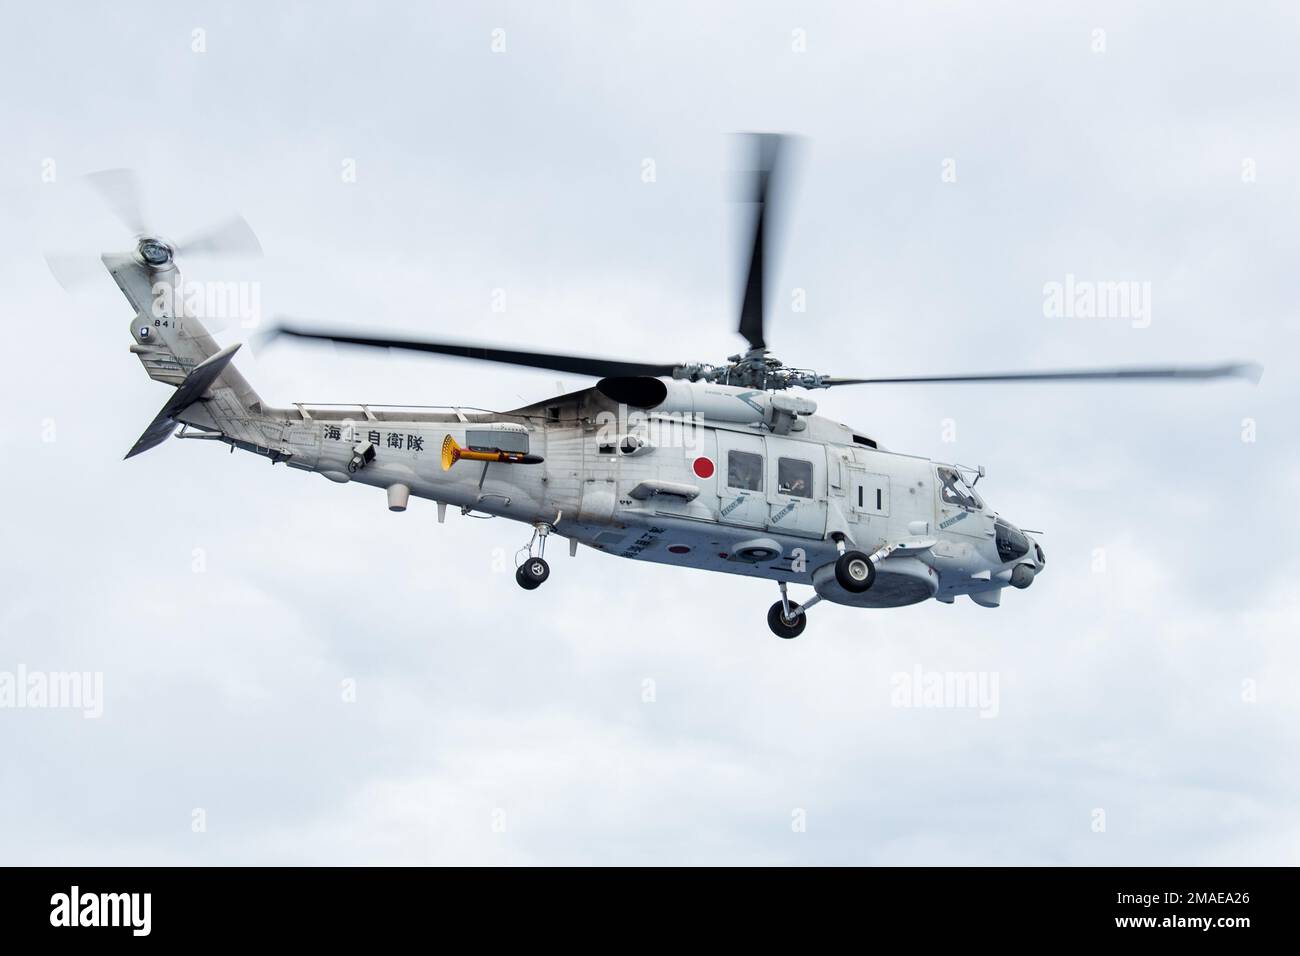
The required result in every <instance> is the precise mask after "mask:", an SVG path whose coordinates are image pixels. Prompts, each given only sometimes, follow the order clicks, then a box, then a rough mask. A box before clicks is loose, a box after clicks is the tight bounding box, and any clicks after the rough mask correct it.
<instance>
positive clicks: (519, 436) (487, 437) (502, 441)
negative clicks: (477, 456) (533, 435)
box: [465, 428, 528, 455]
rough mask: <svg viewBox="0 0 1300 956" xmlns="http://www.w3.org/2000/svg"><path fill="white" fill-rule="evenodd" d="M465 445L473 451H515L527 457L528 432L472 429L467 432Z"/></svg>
mask: <svg viewBox="0 0 1300 956" xmlns="http://www.w3.org/2000/svg"><path fill="white" fill-rule="evenodd" d="M465 444H466V445H467V446H468V447H469V448H470V449H472V450H473V451H513V452H518V453H519V454H521V455H526V454H528V432H516V431H506V430H505V429H495V428H470V429H467V430H466V431H465Z"/></svg>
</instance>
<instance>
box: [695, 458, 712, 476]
mask: <svg viewBox="0 0 1300 956" xmlns="http://www.w3.org/2000/svg"><path fill="white" fill-rule="evenodd" d="M692 467H694V469H695V474H696V475H697V476H698V477H700V478H712V477H713V462H712V460H710V459H708V458H705V457H704V456H703V455H701V456H700V457H699V458H696V459H695V464H694V465H693V466H692Z"/></svg>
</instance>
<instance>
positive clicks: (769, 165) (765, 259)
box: [736, 133, 791, 349]
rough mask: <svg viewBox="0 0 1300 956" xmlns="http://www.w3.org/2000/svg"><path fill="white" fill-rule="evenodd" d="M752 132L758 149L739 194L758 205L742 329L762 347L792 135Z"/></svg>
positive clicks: (753, 345)
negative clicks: (779, 193) (779, 197)
mask: <svg viewBox="0 0 1300 956" xmlns="http://www.w3.org/2000/svg"><path fill="white" fill-rule="evenodd" d="M748 136H749V138H750V139H751V141H752V148H753V150H754V158H753V168H752V169H751V170H748V171H746V172H743V173H741V174H740V194H739V195H738V196H737V197H736V198H737V199H738V201H740V202H743V203H750V204H754V205H755V206H756V207H757V208H756V209H755V211H754V234H753V237H752V241H751V244H750V254H749V270H748V272H746V274H745V285H744V298H743V300H742V301H741V304H740V325H739V328H738V331H739V332H740V334H741V335H743V336H744V337H745V340H746V341H747V342H749V347H750V348H753V349H761V348H766V347H767V341H766V338H765V337H764V333H763V326H764V316H765V307H764V302H765V299H766V298H767V296H766V293H767V292H768V291H769V290H768V282H769V281H770V278H769V274H768V270H769V269H771V268H772V266H773V263H774V261H775V258H776V256H775V252H776V243H775V242H774V236H773V233H772V215H771V212H772V205H773V202H774V200H775V199H776V189H778V188H779V180H778V179H777V177H778V176H779V175H781V173H780V169H781V166H782V165H783V163H784V162H787V160H783V156H784V155H785V154H786V153H788V152H789V149H790V146H789V142H790V139H791V138H790V137H788V136H784V135H781V134H779V133H751V134H748Z"/></svg>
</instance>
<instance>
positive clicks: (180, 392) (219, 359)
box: [126, 342, 239, 458]
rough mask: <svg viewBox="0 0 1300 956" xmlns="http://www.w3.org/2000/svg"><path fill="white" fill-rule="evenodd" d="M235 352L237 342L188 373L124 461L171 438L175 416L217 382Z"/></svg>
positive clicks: (237, 346) (237, 349)
mask: <svg viewBox="0 0 1300 956" xmlns="http://www.w3.org/2000/svg"><path fill="white" fill-rule="evenodd" d="M237 351H239V343H238V342H236V343H235V344H234V345H229V346H227V347H226V348H224V349H222V350H221V351H220V352H217V353H216V354H215V355H212V356H210V357H208V358H206V359H204V360H203V361H202V362H200V363H199V364H198V365H196V366H194V368H192V369H190V373H189V374H188V375H186V376H185V380H184V381H183V382H181V383H180V385H178V386H177V387H176V393H175V394H174V395H172V397H171V399H170V400H169V401H168V402H167V404H166V405H164V406H163V407H162V411H160V412H159V413H158V414H157V415H155V416H154V420H153V421H151V422H150V423H149V427H148V428H146V429H145V430H144V434H143V435H141V436H140V438H139V440H138V441H136V443H135V444H134V445H132V446H131V450H130V451H129V452H127V453H126V457H127V458H134V457H135V456H136V455H138V454H140V453H141V452H146V451H148V450H149V449H150V448H153V447H154V446H155V445H160V444H162V443H163V442H165V441H166V440H167V438H168V437H169V436H170V435H171V433H172V429H173V428H175V427H176V416H177V415H179V414H180V413H181V412H183V411H185V409H187V408H189V407H190V406H191V405H193V404H194V403H195V402H197V401H198V400H199V399H201V398H202V397H203V395H204V394H205V393H206V392H207V390H208V389H209V388H210V387H211V386H212V383H213V382H215V381H216V380H217V376H218V375H220V374H221V373H222V372H223V371H224V370H225V368H226V366H227V365H229V364H230V360H231V359H232V358H234V357H235V353H236V352H237Z"/></svg>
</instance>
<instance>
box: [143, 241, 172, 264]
mask: <svg viewBox="0 0 1300 956" xmlns="http://www.w3.org/2000/svg"><path fill="white" fill-rule="evenodd" d="M136 251H137V252H138V253H139V254H140V258H141V259H143V260H144V261H145V264H146V265H151V266H154V267H155V268H158V267H161V266H165V265H167V264H168V263H169V262H171V261H172V247H171V246H169V245H168V244H167V243H165V242H163V241H162V240H161V239H155V238H154V237H152V236H144V237H142V238H141V239H140V241H139V243H137V244H136Z"/></svg>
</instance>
